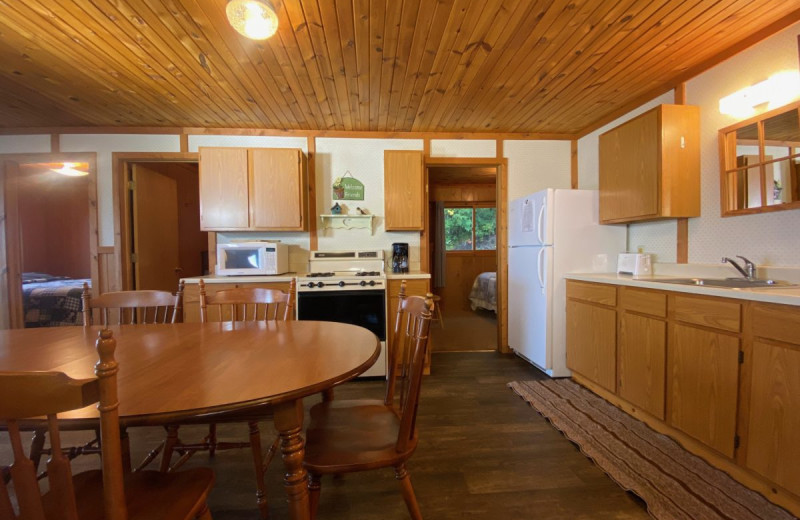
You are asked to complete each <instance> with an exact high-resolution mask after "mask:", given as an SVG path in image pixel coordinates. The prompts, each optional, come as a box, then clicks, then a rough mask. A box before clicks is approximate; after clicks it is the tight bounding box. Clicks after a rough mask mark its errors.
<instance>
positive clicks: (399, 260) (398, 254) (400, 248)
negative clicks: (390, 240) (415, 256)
mask: <svg viewBox="0 0 800 520" xmlns="http://www.w3.org/2000/svg"><path fill="white" fill-rule="evenodd" d="M392 272H393V273H407V272H408V244H407V243H405V242H395V243H394V244H392Z"/></svg>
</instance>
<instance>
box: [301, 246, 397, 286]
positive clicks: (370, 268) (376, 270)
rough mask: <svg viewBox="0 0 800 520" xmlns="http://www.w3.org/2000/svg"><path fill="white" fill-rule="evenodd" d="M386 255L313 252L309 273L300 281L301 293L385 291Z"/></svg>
mask: <svg viewBox="0 0 800 520" xmlns="http://www.w3.org/2000/svg"><path fill="white" fill-rule="evenodd" d="M383 262H384V253H383V251H382V250H370V251H311V253H310V254H309V260H308V268H309V272H308V274H306V275H305V276H298V277H297V290H298V292H307V291H352V290H376V289H380V290H384V289H385V288H386V275H385V274H384V273H385V272H384V263H383Z"/></svg>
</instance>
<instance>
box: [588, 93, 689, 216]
mask: <svg viewBox="0 0 800 520" xmlns="http://www.w3.org/2000/svg"><path fill="white" fill-rule="evenodd" d="M699 139H700V110H699V107H696V106H693V105H659V106H658V107H656V108H654V109H652V110H650V111H648V112H645V113H644V114H642V115H640V116H638V117H636V118H634V119H631V120H630V121H627V122H625V123H623V124H621V125H620V126H618V127H616V128H614V129H612V130H609V131H608V132H606V133H604V134H602V135H600V222H602V223H605V224H611V223H621V222H635V221H640V220H654V219H662V218H679V217H680V218H683V217H698V216H700V145H699Z"/></svg>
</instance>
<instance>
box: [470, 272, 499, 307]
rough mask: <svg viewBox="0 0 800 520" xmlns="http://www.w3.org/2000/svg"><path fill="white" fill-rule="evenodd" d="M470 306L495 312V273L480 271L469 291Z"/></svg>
mask: <svg viewBox="0 0 800 520" xmlns="http://www.w3.org/2000/svg"><path fill="white" fill-rule="evenodd" d="M469 301H470V307H472V310H473V311H474V310H475V309H477V308H478V307H480V308H482V309H487V310H490V311H494V312H497V273H495V272H487V273H481V274H479V275H478V276H477V277H476V278H475V282H474V283H473V284H472V290H471V291H470V293H469Z"/></svg>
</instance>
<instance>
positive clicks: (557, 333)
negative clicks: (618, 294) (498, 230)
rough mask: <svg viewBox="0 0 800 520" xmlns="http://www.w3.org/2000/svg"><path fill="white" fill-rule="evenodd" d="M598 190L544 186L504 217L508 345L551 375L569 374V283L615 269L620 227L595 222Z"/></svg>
mask: <svg viewBox="0 0 800 520" xmlns="http://www.w3.org/2000/svg"><path fill="white" fill-rule="evenodd" d="M598 200H599V199H598V192H597V191H595V190H562V189H547V190H544V191H540V192H537V193H534V194H532V195H529V196H527V197H522V198H519V199H516V200H514V201H512V202H511V206H510V208H509V214H508V219H509V220H508V344H509V346H510V347H511V348H512V349H513V350H514V351H515V352H516V353H517V355H519V356H521V357H522V358H524V359H526V360H528V361H529V362H531V363H533V364H534V365H535V366H536V367H537V368H539V369H540V370H542V371H544V372H545V373H546V374H548V375H549V376H551V377H568V376H569V375H570V371H569V370H567V348H566V321H567V320H566V306H567V298H566V281H565V280H564V275H565V274H567V273H576V272H614V271H616V262H617V254H618V253H621V252H624V251H625V250H626V242H627V228H626V226H624V225H600V224H599V223H598Z"/></svg>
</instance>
